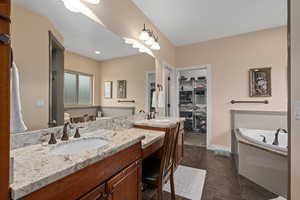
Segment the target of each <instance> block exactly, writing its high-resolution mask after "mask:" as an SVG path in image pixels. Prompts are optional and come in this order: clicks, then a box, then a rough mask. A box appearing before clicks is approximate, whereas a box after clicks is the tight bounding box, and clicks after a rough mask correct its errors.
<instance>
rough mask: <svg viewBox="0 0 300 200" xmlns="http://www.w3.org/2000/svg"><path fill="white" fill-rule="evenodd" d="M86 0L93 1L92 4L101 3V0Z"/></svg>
mask: <svg viewBox="0 0 300 200" xmlns="http://www.w3.org/2000/svg"><path fill="white" fill-rule="evenodd" d="M85 1H86V2H88V3H91V4H98V3H100V0H85Z"/></svg>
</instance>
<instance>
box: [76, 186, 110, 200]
mask: <svg viewBox="0 0 300 200" xmlns="http://www.w3.org/2000/svg"><path fill="white" fill-rule="evenodd" d="M106 197H107V195H106V193H105V184H103V185H100V186H98V187H96V188H95V189H93V190H92V191H90V192H89V193H87V194H86V195H84V196H83V197H81V198H80V199H79V200H102V199H103V200H106Z"/></svg>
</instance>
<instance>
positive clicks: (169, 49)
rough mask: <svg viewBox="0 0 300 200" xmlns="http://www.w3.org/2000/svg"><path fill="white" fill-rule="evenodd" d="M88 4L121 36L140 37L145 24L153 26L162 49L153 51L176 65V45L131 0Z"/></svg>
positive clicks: (109, 27) (160, 58)
mask: <svg viewBox="0 0 300 200" xmlns="http://www.w3.org/2000/svg"><path fill="white" fill-rule="evenodd" d="M86 5H87V6H88V7H90V8H91V9H92V10H93V11H94V13H95V14H96V15H97V16H98V17H99V19H100V20H101V21H102V22H103V24H104V25H105V26H106V27H107V28H108V29H110V30H111V31H113V32H115V33H116V34H118V35H120V36H121V37H129V38H133V39H138V37H139V34H140V32H141V30H142V28H143V24H146V25H147V26H148V27H151V28H152V29H153V30H154V32H155V33H156V34H157V36H158V37H159V44H160V46H161V50H159V51H153V52H154V54H155V56H156V57H157V59H159V60H163V61H166V62H168V63H169V64H171V65H173V66H174V65H175V47H174V46H173V44H172V43H171V42H170V41H169V40H168V39H167V38H166V37H165V36H164V35H163V34H162V33H161V32H160V31H159V30H158V29H157V28H156V27H155V26H154V25H153V24H152V23H151V21H150V20H149V19H148V18H147V17H146V16H145V15H144V13H143V12H142V11H141V10H140V9H139V8H138V7H136V5H135V4H134V3H133V2H132V1H131V0H101V3H100V4H99V5H91V4H88V3H86Z"/></svg>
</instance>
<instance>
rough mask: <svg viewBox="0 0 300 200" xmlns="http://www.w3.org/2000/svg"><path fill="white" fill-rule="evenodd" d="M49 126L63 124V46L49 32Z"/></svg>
mask: <svg viewBox="0 0 300 200" xmlns="http://www.w3.org/2000/svg"><path fill="white" fill-rule="evenodd" d="M49 66H50V71H49V74H50V77H49V80H50V83H49V85H50V88H49V93H50V95H49V127H54V126H59V125H63V124H64V89H63V88H64V87H63V86H64V47H63V46H62V45H61V44H60V43H59V41H58V40H57V39H56V38H55V37H54V35H53V34H52V33H51V32H49Z"/></svg>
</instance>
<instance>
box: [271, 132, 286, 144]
mask: <svg viewBox="0 0 300 200" xmlns="http://www.w3.org/2000/svg"><path fill="white" fill-rule="evenodd" d="M282 132H283V133H288V132H287V130H285V129H283V128H279V129H277V131H276V133H275V139H274V142H273V145H276V146H278V145H279V141H278V136H279V133H282Z"/></svg>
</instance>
